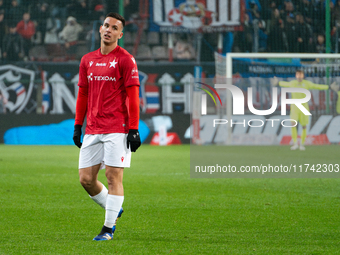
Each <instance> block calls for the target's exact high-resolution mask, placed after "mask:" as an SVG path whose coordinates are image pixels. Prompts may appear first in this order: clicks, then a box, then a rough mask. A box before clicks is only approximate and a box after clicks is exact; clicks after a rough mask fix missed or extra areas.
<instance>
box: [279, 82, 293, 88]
mask: <svg viewBox="0 0 340 255" xmlns="http://www.w3.org/2000/svg"><path fill="white" fill-rule="evenodd" d="M279 85H280V87H293V84H292V83H291V82H289V81H280V82H279Z"/></svg>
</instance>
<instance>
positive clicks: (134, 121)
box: [126, 86, 139, 129]
mask: <svg viewBox="0 0 340 255" xmlns="http://www.w3.org/2000/svg"><path fill="white" fill-rule="evenodd" d="M126 93H127V96H128V97H129V129H138V124H139V86H130V87H127V88H126Z"/></svg>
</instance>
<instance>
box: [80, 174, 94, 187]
mask: <svg viewBox="0 0 340 255" xmlns="http://www.w3.org/2000/svg"><path fill="white" fill-rule="evenodd" d="M79 182H80V184H81V185H82V186H83V187H84V188H90V187H92V186H93V185H94V184H95V180H93V178H92V176H89V175H86V174H81V173H79Z"/></svg>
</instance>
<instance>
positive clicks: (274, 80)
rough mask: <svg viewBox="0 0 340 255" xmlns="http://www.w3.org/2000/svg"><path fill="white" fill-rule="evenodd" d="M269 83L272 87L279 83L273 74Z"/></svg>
mask: <svg viewBox="0 0 340 255" xmlns="http://www.w3.org/2000/svg"><path fill="white" fill-rule="evenodd" d="M270 85H271V86H272V87H276V86H277V85H279V79H278V78H277V77H276V76H274V77H273V78H271V79H270Z"/></svg>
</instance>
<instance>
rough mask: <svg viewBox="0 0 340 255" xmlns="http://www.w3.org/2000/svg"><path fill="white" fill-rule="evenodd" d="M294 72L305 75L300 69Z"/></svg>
mask: <svg viewBox="0 0 340 255" xmlns="http://www.w3.org/2000/svg"><path fill="white" fill-rule="evenodd" d="M296 73H302V74H303V75H305V72H304V71H303V70H302V69H298V70H296Z"/></svg>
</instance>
